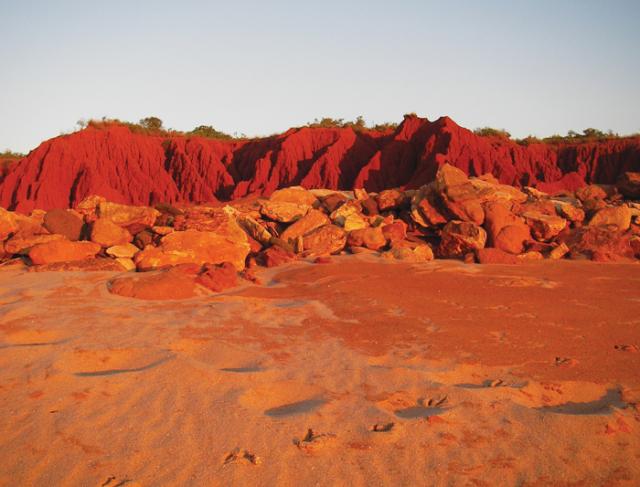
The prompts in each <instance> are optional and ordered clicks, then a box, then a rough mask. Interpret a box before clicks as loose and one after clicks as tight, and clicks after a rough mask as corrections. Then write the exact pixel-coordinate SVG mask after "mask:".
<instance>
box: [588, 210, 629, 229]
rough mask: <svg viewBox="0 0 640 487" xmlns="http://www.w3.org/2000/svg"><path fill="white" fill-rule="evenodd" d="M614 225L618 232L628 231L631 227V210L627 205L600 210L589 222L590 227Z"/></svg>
mask: <svg viewBox="0 0 640 487" xmlns="http://www.w3.org/2000/svg"><path fill="white" fill-rule="evenodd" d="M602 225H613V226H616V227H617V228H618V230H623V231H624V230H627V229H628V228H629V226H630V225H631V209H630V208H629V207H628V206H627V205H621V206H610V207H607V208H602V209H601V210H598V211H597V212H596V214H595V215H593V217H592V218H591V220H590V221H589V226H590V227H598V226H602Z"/></svg>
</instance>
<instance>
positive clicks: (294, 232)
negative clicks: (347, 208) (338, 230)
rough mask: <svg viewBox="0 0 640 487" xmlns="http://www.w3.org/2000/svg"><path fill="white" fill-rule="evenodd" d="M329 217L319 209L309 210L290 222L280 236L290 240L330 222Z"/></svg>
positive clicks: (287, 240)
mask: <svg viewBox="0 0 640 487" xmlns="http://www.w3.org/2000/svg"><path fill="white" fill-rule="evenodd" d="M330 223H331V221H330V220H329V217H328V216H327V215H325V214H324V212H322V211H320V210H310V211H309V213H307V214H306V215H305V216H303V217H302V218H300V219H299V220H298V221H296V222H295V223H293V224H291V225H290V226H289V227H287V229H286V230H285V231H284V232H282V234H281V235H280V238H282V239H283V240H284V241H286V242H292V241H294V240H295V239H296V238H298V237H304V236H305V235H306V234H308V233H310V232H312V231H313V230H315V229H316V228H320V227H322V226H324V225H328V224H330Z"/></svg>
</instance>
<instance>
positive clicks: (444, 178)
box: [435, 164, 484, 225]
mask: <svg viewBox="0 0 640 487" xmlns="http://www.w3.org/2000/svg"><path fill="white" fill-rule="evenodd" d="M435 189H436V191H437V192H438V193H439V195H440V199H441V203H442V205H443V206H444V208H445V209H446V212H447V213H449V215H450V216H451V217H453V218H456V219H458V220H461V221H467V222H473V223H475V224H477V225H481V224H482V222H483V221H484V210H483V209H482V202H483V199H482V198H481V196H480V195H479V194H478V192H477V191H476V188H474V186H473V184H472V183H471V181H469V178H468V177H467V175H466V174H465V173H464V172H463V171H462V170H460V169H458V168H457V167H454V166H451V165H450V164H444V165H442V166H440V168H439V169H438V172H437V173H436V179H435Z"/></svg>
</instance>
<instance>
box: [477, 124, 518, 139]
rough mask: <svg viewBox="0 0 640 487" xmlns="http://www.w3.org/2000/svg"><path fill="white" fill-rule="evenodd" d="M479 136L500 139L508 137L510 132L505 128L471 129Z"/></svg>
mask: <svg viewBox="0 0 640 487" xmlns="http://www.w3.org/2000/svg"><path fill="white" fill-rule="evenodd" d="M473 133H474V134H476V135H479V136H480V137H500V138H502V139H510V138H511V134H510V133H509V132H507V131H506V130H505V129H494V128H492V127H479V128H477V129H475V130H474V131H473Z"/></svg>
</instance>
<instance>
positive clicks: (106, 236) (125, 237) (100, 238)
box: [91, 218, 133, 247]
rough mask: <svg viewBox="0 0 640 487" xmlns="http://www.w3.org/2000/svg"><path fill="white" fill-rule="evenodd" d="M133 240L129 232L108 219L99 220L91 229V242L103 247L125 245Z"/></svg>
mask: <svg viewBox="0 0 640 487" xmlns="http://www.w3.org/2000/svg"><path fill="white" fill-rule="evenodd" d="M132 239H133V237H132V236H131V234H130V233H129V232H128V231H127V230H125V229H124V228H122V227H120V226H119V225H117V224H115V223H113V221H111V220H109V219H107V218H98V219H97V220H96V221H95V222H93V225H92V227H91V241H92V242H95V243H97V244H99V245H100V246H102V247H113V246H114V245H125V244H128V243H129V242H131V240H132Z"/></svg>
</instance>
